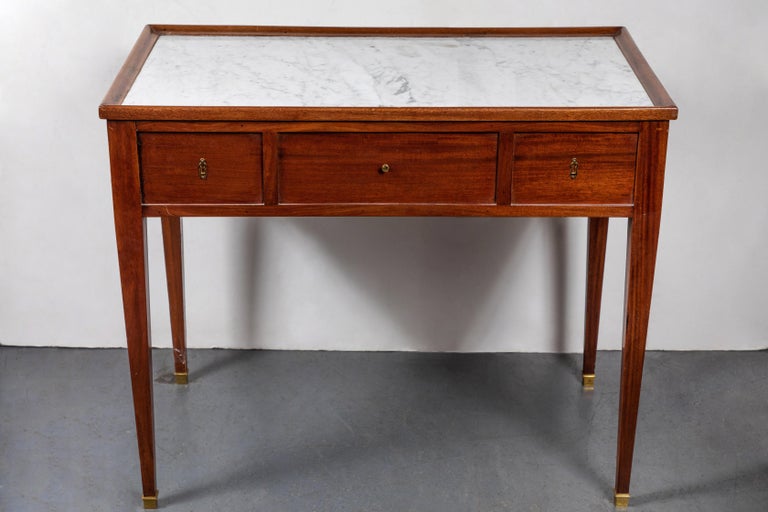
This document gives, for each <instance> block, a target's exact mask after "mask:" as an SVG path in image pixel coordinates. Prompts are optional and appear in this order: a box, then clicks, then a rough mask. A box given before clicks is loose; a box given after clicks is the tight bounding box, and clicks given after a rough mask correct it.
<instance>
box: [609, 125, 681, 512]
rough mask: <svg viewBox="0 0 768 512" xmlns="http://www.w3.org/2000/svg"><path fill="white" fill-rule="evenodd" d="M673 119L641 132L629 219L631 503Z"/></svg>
mask: <svg viewBox="0 0 768 512" xmlns="http://www.w3.org/2000/svg"><path fill="white" fill-rule="evenodd" d="M667 128H668V123H666V122H659V123H645V124H644V126H643V130H642V131H641V134H640V143H639V148H638V149H639V154H638V162H639V165H638V172H637V178H636V181H635V208H634V209H635V211H634V213H633V216H632V217H631V218H630V219H629V224H628V235H627V238H628V243H627V270H626V271H627V275H626V290H625V298H624V317H625V327H624V339H623V343H622V351H621V391H620V396H619V432H618V442H617V444H618V446H617V450H616V486H615V487H614V493H615V495H614V496H615V498H614V499H615V504H616V506H618V507H625V506H627V505H628V504H629V479H630V476H631V473H632V456H633V452H634V447H635V431H636V428H637V411H638V406H639V405H640V386H641V383H642V378H643V362H644V359H645V342H646V335H647V333H648V318H649V314H650V307H651V293H652V291H653V275H654V270H655V267H656V247H657V245H658V239H659V222H660V220H661V198H662V190H663V182H664V160H665V155H666V142H667Z"/></svg>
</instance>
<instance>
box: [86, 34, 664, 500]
mask: <svg viewBox="0 0 768 512" xmlns="http://www.w3.org/2000/svg"><path fill="white" fill-rule="evenodd" d="M99 113H100V116H101V117H102V118H103V119H106V120H107V131H108V135H109V151H110V162H111V173H112V174H111V176H112V194H113V201H114V212H115V232H116V238H117V247H118V256H119V264H120V277H121V282H122V291H123V306H124V310H125V311H124V312H125V324H126V334H127V344H128V355H129V362H130V371H131V385H132V391H133V400H134V410H135V416H136V429H137V437H138V445H139V459H140V463H141V478H142V489H143V496H144V498H143V499H144V505H145V507H146V508H154V507H156V506H157V485H156V479H155V443H154V426H153V406H152V364H151V344H150V333H149V321H148V310H147V305H148V302H147V271H146V253H145V251H146V247H145V237H146V234H145V222H146V221H145V219H146V217H160V218H161V221H162V230H163V239H164V247H165V258H166V270H167V279H168V292H169V297H170V309H171V325H172V336H173V346H174V357H175V371H176V378H177V382H179V383H182V384H183V383H186V381H187V363H186V347H185V340H184V308H183V278H182V243H181V220H180V218H181V217H184V216H470V217H485V216H496V217H514V216H549V217H565V216H568V217H586V218H588V219H589V220H588V225H589V228H588V238H589V240H588V268H587V300H586V315H585V341H584V371H583V373H584V375H583V384H584V386H585V387H587V388H589V387H591V386H592V385H593V380H594V366H595V353H596V343H597V328H598V323H599V316H600V295H601V289H602V278H603V263H604V257H605V244H606V236H607V228H608V218H609V217H625V218H628V219H629V222H628V250H627V266H626V296H625V326H624V340H623V345H622V347H623V348H622V366H621V393H620V403H619V432H618V449H617V457H616V460H617V462H616V482H615V488H614V491H615V503H616V505H617V506H626V505H627V504H628V501H629V481H630V472H631V467H632V452H633V449H634V438H635V427H636V423H637V411H638V403H639V398H640V383H641V378H642V369H643V359H644V353H645V338H646V332H647V327H648V315H649V308H650V302H651V290H652V286H653V273H654V267H655V260H656V246H657V241H658V232H659V220H660V213H661V198H662V190H663V181H664V164H665V155H666V144H667V132H668V125H669V121H670V120H672V119H675V118H676V117H677V108H676V107H675V105H674V103H673V102H672V100H671V99H670V97H669V95H668V94H667V93H666V91H665V90H664V88H663V86H662V85H661V83H660V82H659V81H658V79H657V78H656V76H655V75H654V73H653V71H652V70H651V69H650V67H649V66H648V64H647V63H646V61H645V60H644V58H643V57H642V55H641V54H640V52H639V51H638V49H637V47H636V46H635V44H634V42H633V41H632V39H631V37H630V35H629V33H628V32H627V30H626V29H624V28H621V27H602V28H560V29H477V28H475V29H381V28H379V29H360V28H356V29H352V28H346V29H338V28H284V27H283V28H275V27H211V26H160V25H153V26H148V27H146V28H145V30H144V32H143V33H142V34H141V36H140V38H139V40H138V41H137V43H136V45H135V46H134V48H133V50H132V52H131V53H130V55H129V57H128V59H127V61H126V63H125V65H124V66H123V68H122V69H121V71H120V73H119V75H118V76H117V78H116V80H115V82H114V84H113V85H112V88H111V89H110V91H109V92H108V93H107V96H106V98H105V100H104V102H103V103H102V105H101V106H100V109H99Z"/></svg>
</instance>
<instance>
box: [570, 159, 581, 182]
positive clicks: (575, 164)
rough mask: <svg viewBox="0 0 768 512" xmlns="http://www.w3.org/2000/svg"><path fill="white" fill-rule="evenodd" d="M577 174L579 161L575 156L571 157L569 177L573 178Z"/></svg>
mask: <svg viewBox="0 0 768 512" xmlns="http://www.w3.org/2000/svg"><path fill="white" fill-rule="evenodd" d="M578 175H579V161H578V160H576V157H573V158H572V159H571V175H570V176H571V179H572V180H575V179H576V176H578Z"/></svg>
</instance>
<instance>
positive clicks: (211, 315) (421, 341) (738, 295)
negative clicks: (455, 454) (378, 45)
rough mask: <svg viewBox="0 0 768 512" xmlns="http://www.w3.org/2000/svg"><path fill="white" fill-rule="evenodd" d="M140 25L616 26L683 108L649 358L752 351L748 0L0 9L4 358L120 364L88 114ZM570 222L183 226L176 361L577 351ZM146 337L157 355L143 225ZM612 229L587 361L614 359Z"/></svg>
mask: <svg viewBox="0 0 768 512" xmlns="http://www.w3.org/2000/svg"><path fill="white" fill-rule="evenodd" d="M147 23H211V24H261V25H270V24H272V25H368V26H398V25H401V26H419V25H421V26H567V25H626V26H628V27H629V28H630V32H631V33H632V34H633V36H634V38H635V40H636V42H637V43H638V45H639V46H640V49H641V50H642V51H643V52H644V54H645V56H646V58H647V59H648V60H649V62H650V63H651V65H652V67H654V69H655V70H656V72H657V73H658V75H659V76H660V78H661V79H662V82H663V83H664V84H665V86H666V87H667V89H668V90H669V92H670V94H671V96H672V97H673V98H674V99H675V100H676V102H677V104H678V107H679V108H680V119H679V120H678V121H674V122H673V123H672V128H671V136H670V144H669V155H668V165H667V187H666V193H665V206H664V208H665V211H664V217H663V220H662V233H661V240H660V255H659V260H658V266H657V277H656V288H655V296H654V303H653V309H652V315H651V326H650V332H649V340H648V343H649V348H656V349H661V348H665V349H755V348H766V347H768V314H766V311H767V310H768V257H767V255H768V228H767V224H768V154H767V153H766V145H768V128H766V126H767V125H766V122H767V121H766V120H768V65H767V64H766V60H765V56H766V55H768V35H766V34H767V33H768V3H766V2H765V1H764V0H749V1H748V0H735V1H733V2H717V3H714V2H709V3H707V5H706V8H705V6H704V5H703V4H702V3H701V2H699V1H695V0H677V1H669V0H646V1H643V2H637V1H634V2H628V1H616V0H594V1H574V0H542V1H538V2H527V1H525V2H524V1H511V0H474V1H472V2H468V1H466V0H461V1H459V0H429V1H428V0H421V1H414V0H388V1H386V2H368V1H361V0H313V1H310V0H303V1H301V0H283V1H281V2H274V1H264V0H259V1H254V0H219V1H217V2H211V1H202V0H194V1H175V2H156V1H152V0H140V1H131V2H125V1H116V0H101V1H95V0H59V1H51V0H47V1H41V0H4V1H3V2H2V5H0V344H6V345H59V346H86V347H101V346H123V345H124V338H125V335H124V331H123V321H122V310H121V302H120V289H119V279H118V273H117V257H116V250H115V243H114V237H113V227H112V210H111V198H110V188H109V176H108V172H109V168H108V153H107V139H106V129H105V123H104V121H102V120H100V119H98V116H97V107H98V104H99V102H100V101H101V99H102V97H103V96H104V94H105V93H106V91H107V89H108V87H109V85H110V83H111V80H112V78H113V77H114V75H115V74H116V72H117V70H118V69H119V67H120V66H121V64H122V62H123V59H124V58H125V56H126V55H127V53H128V51H129V50H130V48H131V46H132V44H133V42H134V41H135V39H136V37H137V36H138V34H139V32H140V31H141V28H142V26H143V25H144V24H147ZM585 224H586V221H584V220H580V219H576V220H573V219H571V220H558V219H550V220H544V219H424V218H422V219H187V220H185V224H184V226H185V244H186V251H187V252H186V276H187V317H188V337H189V344H190V346H192V347H209V346H223V347H270V348H307V349H377V350H378V349H387V350H389V349H397V350H465V351H485V350H510V351H579V350H580V348H581V335H582V325H583V324H582V316H583V313H582V308H583V294H584V283H583V281H584V275H583V274H584V266H585V254H584V252H585V243H584V238H585V233H586V229H585ZM149 225H150V231H149V240H150V260H151V267H150V274H151V277H152V287H151V301H152V319H153V337H154V343H155V345H157V346H168V345H169V339H170V334H169V328H168V321H167V306H166V302H165V301H166V295H165V291H164V272H163V267H162V253H161V250H162V249H161V241H160V231H159V221H158V220H157V219H151V220H150V222H149ZM625 229H626V223H625V222H621V221H614V222H613V223H612V227H611V230H610V233H609V246H608V261H607V268H606V286H605V294H604V308H603V322H602V331H601V337H600V347H601V348H618V347H619V346H620V338H621V333H620V325H621V308H622V298H623V297H622V292H623V258H624V243H625V241H624V240H625V235H624V231H625Z"/></svg>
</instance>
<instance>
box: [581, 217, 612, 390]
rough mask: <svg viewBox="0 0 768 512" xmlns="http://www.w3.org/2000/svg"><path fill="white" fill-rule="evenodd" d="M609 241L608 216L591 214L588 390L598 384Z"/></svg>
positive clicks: (584, 375) (586, 358)
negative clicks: (602, 307)
mask: <svg viewBox="0 0 768 512" xmlns="http://www.w3.org/2000/svg"><path fill="white" fill-rule="evenodd" d="M607 240H608V218H607V217H591V218H590V219H589V226H588V234H587V296H586V313H585V314H584V362H583V366H582V372H581V373H582V377H581V379H582V380H581V383H582V385H583V386H584V389H587V390H590V389H594V387H595V359H596V357H597V333H598V330H599V328H600V304H601V299H602V295H603V271H604V270H605V245H606V241H607Z"/></svg>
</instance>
